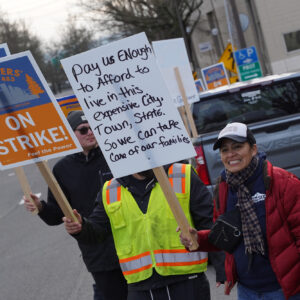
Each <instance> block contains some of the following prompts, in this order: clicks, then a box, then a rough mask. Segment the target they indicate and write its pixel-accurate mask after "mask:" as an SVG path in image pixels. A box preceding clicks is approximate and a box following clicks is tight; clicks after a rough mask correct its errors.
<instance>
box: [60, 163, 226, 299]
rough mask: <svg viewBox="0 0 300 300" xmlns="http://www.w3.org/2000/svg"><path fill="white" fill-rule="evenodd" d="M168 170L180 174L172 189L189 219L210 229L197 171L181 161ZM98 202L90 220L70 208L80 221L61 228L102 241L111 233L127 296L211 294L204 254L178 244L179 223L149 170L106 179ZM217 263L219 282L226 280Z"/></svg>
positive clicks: (206, 201) (209, 212) (208, 197)
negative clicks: (191, 252) (109, 179)
mask: <svg viewBox="0 0 300 300" xmlns="http://www.w3.org/2000/svg"><path fill="white" fill-rule="evenodd" d="M183 167H184V170H185V171H184V172H183V171H181V170H183ZM175 168H176V170H177V171H175ZM166 169H167V171H168V174H169V178H172V180H173V182H176V179H175V177H176V176H178V174H180V176H181V178H182V179H181V181H180V183H178V181H177V184H178V186H177V187H176V188H175V187H174V186H173V188H174V191H175V193H176V196H177V198H178V199H179V202H180V204H181V205H182V207H183V210H184V213H185V214H186V216H187V219H188V220H189V221H190V222H191V223H193V224H194V226H195V227H196V228H198V229H208V228H210V226H211V225H212V199H211V195H210V193H209V191H208V190H207V188H206V187H205V185H204V184H203V183H202V182H201V181H200V179H199V177H198V175H197V174H196V173H195V172H194V171H193V169H192V168H191V166H190V165H185V164H174V165H172V166H171V167H170V168H166ZM180 172H183V173H182V174H181V173H180ZM173 184H174V183H173ZM183 186H184V187H183ZM115 188H116V189H117V190H115ZM183 190H184V191H183ZM118 195H119V196H118ZM114 197H117V198H116V199H114ZM97 202H98V204H97V206H96V208H95V210H94V211H93V213H92V214H91V215H90V216H89V218H88V219H86V218H83V221H82V218H81V216H80V215H79V214H78V213H77V212H76V210H74V214H75V215H76V216H77V218H78V220H79V222H73V221H72V220H70V219H68V218H64V222H65V227H66V230H67V231H68V233H70V234H72V235H73V236H74V237H75V238H76V239H77V240H78V241H81V242H87V243H95V242H101V241H102V240H103V239H105V238H107V237H108V236H111V235H113V237H114V242H115V245H116V249H117V254H118V257H119V261H120V264H121V269H122V271H123V274H124V276H125V278H126V280H127V282H128V283H129V284H128V300H144V299H145V300H146V299H152V300H169V299H173V300H182V299H186V300H196V299H202V300H209V299H210V288H209V283H208V280H207V278H206V275H205V273H204V271H205V270H206V266H207V253H200V252H198V253H195V254H193V255H189V253H188V251H186V250H185V249H184V247H182V246H181V244H180V240H179V236H178V233H176V232H175V230H176V227H177V223H176V221H175V219H174V217H173V215H172V213H171V210H170V208H169V206H168V204H167V200H166V199H165V197H164V195H163V193H162V190H161V187H160V186H159V184H158V182H157V180H156V178H155V177H154V174H153V172H152V170H149V171H145V172H141V173H138V174H133V175H130V176H125V177H122V178H118V179H113V180H111V181H109V182H107V183H106V184H105V185H104V187H103V191H102V192H100V193H99V194H98V199H97ZM168 260H169V261H168ZM220 267H221V270H217V281H224V279H225V274H224V272H222V271H223V268H222V264H221V265H220Z"/></svg>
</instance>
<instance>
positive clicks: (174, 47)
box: [152, 38, 199, 106]
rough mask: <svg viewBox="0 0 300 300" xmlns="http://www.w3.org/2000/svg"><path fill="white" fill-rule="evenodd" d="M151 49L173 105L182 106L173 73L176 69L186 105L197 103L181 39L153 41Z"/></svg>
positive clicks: (188, 63)
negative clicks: (186, 101) (182, 87)
mask: <svg viewBox="0 0 300 300" xmlns="http://www.w3.org/2000/svg"><path fill="white" fill-rule="evenodd" d="M152 47H153V50H154V53H155V57H156V60H157V63H158V66H159V68H160V70H161V73H162V76H163V78H164V80H165V82H166V84H167V87H168V89H169V91H170V94H171V97H172V99H173V102H174V104H175V105H176V106H183V105H184V102H183V97H182V94H181V92H180V89H179V87H178V84H177V81H176V75H175V73H174V68H176V67H177V68H178V69H179V73H180V77H181V80H182V84H183V86H184V90H185V93H186V96H187V100H188V103H194V102H197V101H199V96H198V93H197V90H196V87H195V83H194V78H193V73H192V70H191V66H190V62H189V59H188V55H187V51H186V48H185V44H184V40H183V38H178V39H170V40H162V41H155V42H153V43H152Z"/></svg>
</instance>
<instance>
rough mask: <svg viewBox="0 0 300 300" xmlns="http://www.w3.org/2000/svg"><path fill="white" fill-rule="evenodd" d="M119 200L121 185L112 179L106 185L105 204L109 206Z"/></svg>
mask: <svg viewBox="0 0 300 300" xmlns="http://www.w3.org/2000/svg"><path fill="white" fill-rule="evenodd" d="M120 200H121V185H120V183H119V182H118V181H117V180H116V179H115V178H113V179H111V180H110V181H109V182H108V184H107V188H106V201H107V204H110V203H113V202H117V201H120Z"/></svg>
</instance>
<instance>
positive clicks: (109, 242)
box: [39, 147, 120, 273]
mask: <svg viewBox="0 0 300 300" xmlns="http://www.w3.org/2000/svg"><path fill="white" fill-rule="evenodd" d="M53 174H54V176H55V178H56V180H57V182H58V183H59V185H60V187H61V188H62V190H63V192H64V194H65V196H66V198H67V200H68V201H69V203H70V205H71V207H72V208H73V209H77V211H78V212H79V213H80V214H81V215H82V216H83V217H88V216H89V215H90V214H91V212H92V211H93V209H94V208H95V200H96V198H97V193H98V192H99V190H101V187H102V186H103V184H104V183H105V181H107V180H109V179H111V177H112V174H111V172H110V169H109V167H108V165H107V163H106V161H105V159H104V157H103V154H102V152H101V150H100V148H99V147H97V148H95V149H93V150H91V151H90V152H89V154H88V156H85V155H84V154H83V153H75V154H71V155H68V156H66V157H64V158H62V159H61V160H59V161H58V162H57V163H56V164H55V166H54V168H53ZM41 202H42V210H41V212H40V213H39V217H40V218H41V219H42V220H43V221H44V222H45V223H46V224H48V225H59V224H61V223H63V221H62V218H63V216H64V215H63V212H62V211H61V209H60V208H59V206H58V204H57V202H56V200H55V198H54V196H53V195H52V193H51V191H50V190H48V199H47V202H45V201H41ZM78 245H79V248H80V250H81V252H82V257H83V260H84V262H85V264H86V266H87V269H88V271H89V272H92V273H93V272H101V271H107V270H114V269H118V268H120V266H119V262H118V259H117V255H116V250H115V247H114V242H113V239H112V237H111V236H108V237H107V239H105V241H104V242H103V243H101V244H98V245H87V244H83V243H80V242H79V243H78Z"/></svg>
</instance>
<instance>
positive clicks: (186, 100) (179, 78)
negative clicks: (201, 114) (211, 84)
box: [174, 67, 198, 137]
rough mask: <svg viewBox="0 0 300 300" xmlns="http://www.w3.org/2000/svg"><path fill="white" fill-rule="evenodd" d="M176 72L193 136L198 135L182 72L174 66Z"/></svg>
mask: <svg viewBox="0 0 300 300" xmlns="http://www.w3.org/2000/svg"><path fill="white" fill-rule="evenodd" d="M174 72H175V77H176V81H177V84H178V87H179V90H180V93H181V97H182V99H183V103H184V107H185V113H186V115H187V118H188V121H189V125H190V127H191V130H192V137H197V136H198V132H197V129H196V126H195V122H194V119H193V116H192V113H191V109H190V106H189V103H188V99H187V96H186V93H185V89H184V86H183V83H182V80H181V76H180V72H179V69H178V67H176V68H174ZM188 132H189V131H188Z"/></svg>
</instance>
